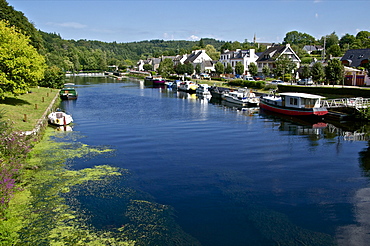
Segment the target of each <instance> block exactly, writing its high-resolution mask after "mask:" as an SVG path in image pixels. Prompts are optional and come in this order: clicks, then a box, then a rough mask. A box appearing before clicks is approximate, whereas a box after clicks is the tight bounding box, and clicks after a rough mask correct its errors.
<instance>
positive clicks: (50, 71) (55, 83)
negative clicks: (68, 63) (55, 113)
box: [39, 66, 65, 88]
mask: <svg viewBox="0 0 370 246" xmlns="http://www.w3.org/2000/svg"><path fill="white" fill-rule="evenodd" d="M64 80H65V74H64V72H63V71H62V70H61V69H60V68H59V67H57V66H51V67H48V68H47V69H46V70H45V75H44V79H43V80H41V81H40V82H39V86H42V87H49V88H62V87H63V84H64Z"/></svg>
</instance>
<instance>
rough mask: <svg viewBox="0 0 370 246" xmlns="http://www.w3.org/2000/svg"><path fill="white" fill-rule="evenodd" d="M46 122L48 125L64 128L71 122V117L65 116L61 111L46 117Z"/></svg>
mask: <svg viewBox="0 0 370 246" xmlns="http://www.w3.org/2000/svg"><path fill="white" fill-rule="evenodd" d="M48 121H49V123H50V124H53V125H57V126H65V125H68V124H71V123H72V122H73V118H72V116H71V115H69V114H66V113H65V112H62V111H55V112H52V113H50V114H49V115H48Z"/></svg>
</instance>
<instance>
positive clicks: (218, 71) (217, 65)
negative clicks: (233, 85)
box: [215, 62, 225, 75]
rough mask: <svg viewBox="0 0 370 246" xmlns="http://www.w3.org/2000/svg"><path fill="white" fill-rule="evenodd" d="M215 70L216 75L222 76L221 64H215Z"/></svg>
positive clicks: (222, 67) (223, 68) (222, 66)
mask: <svg viewBox="0 0 370 246" xmlns="http://www.w3.org/2000/svg"><path fill="white" fill-rule="evenodd" d="M215 70H216V73H217V74H218V75H220V74H223V73H224V71H225V67H224V65H223V64H222V63H221V62H217V63H216V64H215Z"/></svg>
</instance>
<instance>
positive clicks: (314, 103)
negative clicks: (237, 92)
mask: <svg viewBox="0 0 370 246" xmlns="http://www.w3.org/2000/svg"><path fill="white" fill-rule="evenodd" d="M323 98H324V97H322V96H319V95H313V94H308V93H298V92H285V93H280V95H276V94H275V93H274V92H273V93H270V94H269V95H267V96H262V97H261V98H260V103H259V105H260V108H261V109H265V110H270V111H273V112H276V113H280V114H286V115H294V116H315V115H316V116H322V115H325V114H327V113H328V110H327V109H326V108H325V107H322V106H321V103H320V102H321V99H323Z"/></svg>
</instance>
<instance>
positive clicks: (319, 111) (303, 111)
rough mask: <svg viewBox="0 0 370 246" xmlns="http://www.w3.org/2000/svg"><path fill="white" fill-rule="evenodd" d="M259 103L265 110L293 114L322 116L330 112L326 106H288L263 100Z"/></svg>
mask: <svg viewBox="0 0 370 246" xmlns="http://www.w3.org/2000/svg"><path fill="white" fill-rule="evenodd" d="M259 105H260V108H262V109H264V110H269V111H272V112H276V113H279V114H286V115H293V116H322V115H326V114H327V113H328V110H327V109H326V108H288V107H282V106H279V105H273V104H270V103H267V102H265V101H263V100H261V101H260V104H259Z"/></svg>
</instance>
